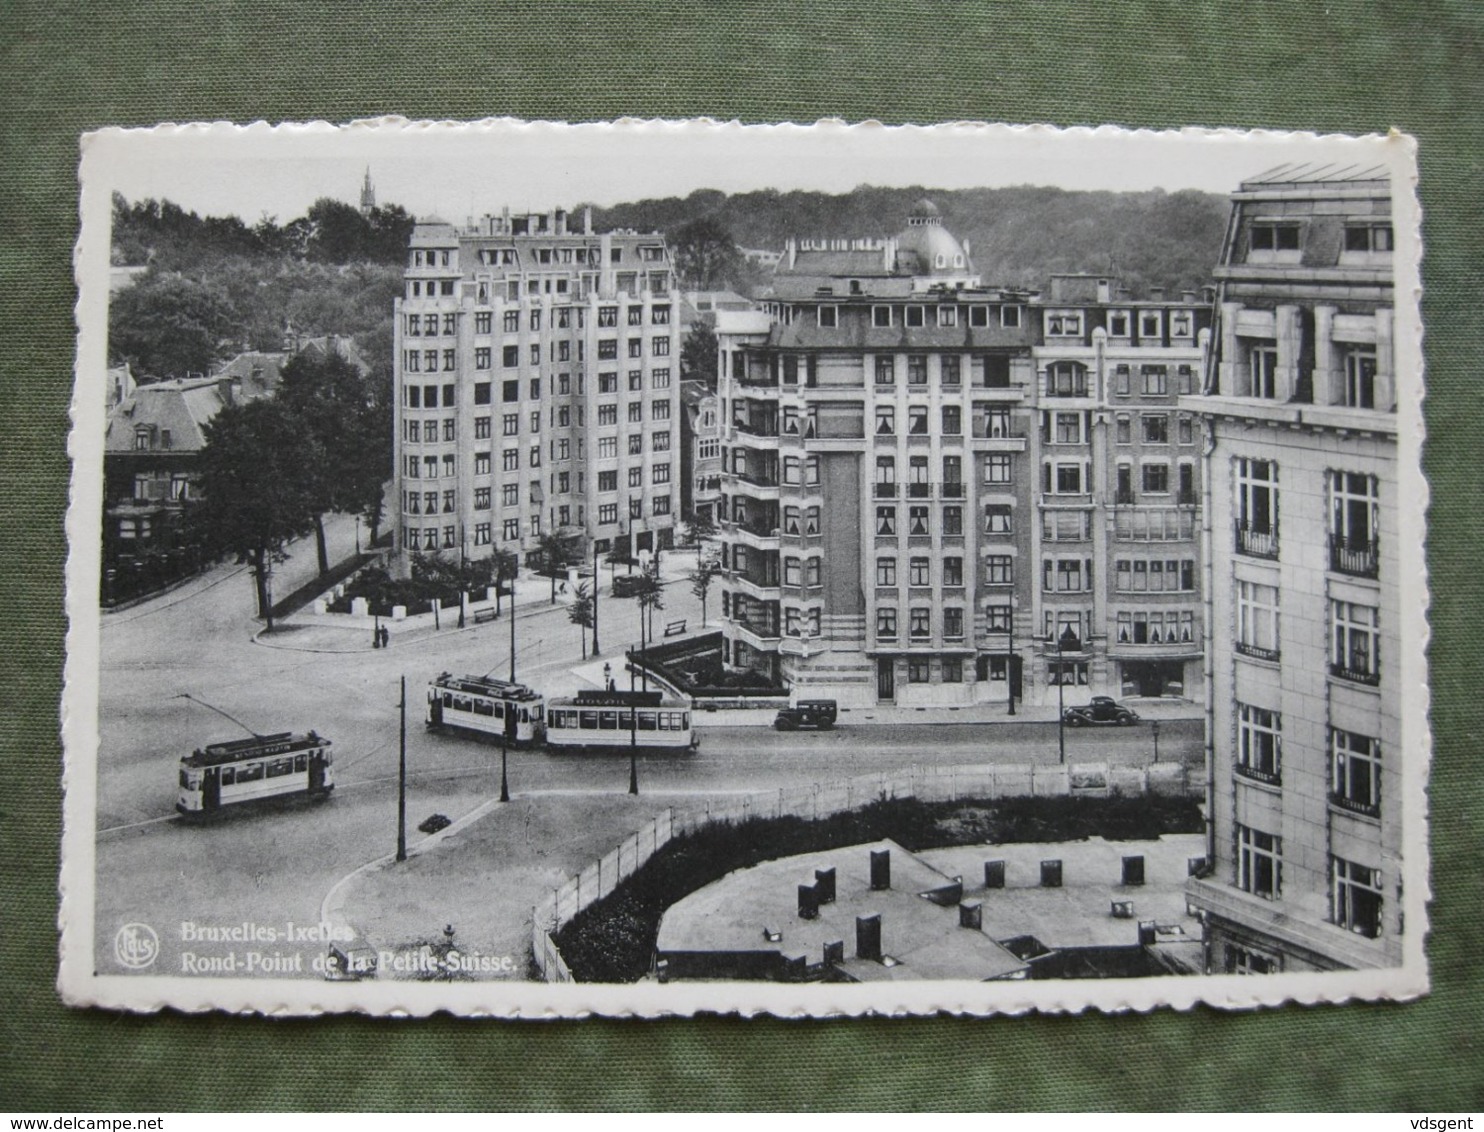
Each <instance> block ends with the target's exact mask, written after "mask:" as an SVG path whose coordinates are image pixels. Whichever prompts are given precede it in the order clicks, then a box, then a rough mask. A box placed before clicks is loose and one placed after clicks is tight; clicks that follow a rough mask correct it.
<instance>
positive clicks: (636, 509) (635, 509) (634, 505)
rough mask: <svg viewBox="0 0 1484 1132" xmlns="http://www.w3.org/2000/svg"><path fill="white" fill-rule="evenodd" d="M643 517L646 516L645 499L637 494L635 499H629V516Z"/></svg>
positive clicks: (632, 517) (631, 517)
mask: <svg viewBox="0 0 1484 1132" xmlns="http://www.w3.org/2000/svg"><path fill="white" fill-rule="evenodd" d="M643 517H644V500H643V498H641V497H639V496H635V497H634V498H633V499H630V500H629V518H630V519H642V518H643Z"/></svg>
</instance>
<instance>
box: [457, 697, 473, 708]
mask: <svg viewBox="0 0 1484 1132" xmlns="http://www.w3.org/2000/svg"><path fill="white" fill-rule="evenodd" d="M453 708H454V711H473V710H474V702H473V701H472V700H470V699H469V697H468V696H455V697H454V699H453Z"/></svg>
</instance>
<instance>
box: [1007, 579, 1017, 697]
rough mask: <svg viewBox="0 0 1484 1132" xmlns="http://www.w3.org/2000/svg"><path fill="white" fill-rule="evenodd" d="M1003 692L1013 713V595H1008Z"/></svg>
mask: <svg viewBox="0 0 1484 1132" xmlns="http://www.w3.org/2000/svg"><path fill="white" fill-rule="evenodd" d="M1005 692H1006V694H1007V695H1008V697H1009V700H1010V714H1011V715H1014V714H1015V595H1014V594H1011V595H1010V643H1009V646H1008V647H1007V648H1006V650H1005Z"/></svg>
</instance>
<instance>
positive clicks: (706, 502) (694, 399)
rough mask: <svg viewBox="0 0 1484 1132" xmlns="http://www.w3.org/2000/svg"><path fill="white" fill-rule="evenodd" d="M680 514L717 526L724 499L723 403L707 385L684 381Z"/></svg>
mask: <svg viewBox="0 0 1484 1132" xmlns="http://www.w3.org/2000/svg"><path fill="white" fill-rule="evenodd" d="M680 403H681V408H682V412H681V416H680V420H681V436H682V437H683V440H682V442H681V453H682V459H681V470H682V471H681V477H680V482H681V496H680V513H681V515H682V516H691V517H693V518H694V519H695V520H696V521H697V522H700V523H701V524H703V525H704V524H715V522H716V505H717V502H718V501H719V500H720V498H721V416H720V405H721V402H720V400H719V399H718V397H717V396H716V394H715V393H714V392H712V390H711V389H710V388H708V387H707V386H706V385H705V384H704V383H703V382H699V381H685V382H681V389H680Z"/></svg>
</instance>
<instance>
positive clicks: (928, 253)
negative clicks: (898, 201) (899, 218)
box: [897, 202, 973, 275]
mask: <svg viewBox="0 0 1484 1132" xmlns="http://www.w3.org/2000/svg"><path fill="white" fill-rule="evenodd" d="M924 203H928V204H929V207H931V204H930V202H924ZM934 212H936V209H935V210H934ZM914 259H915V260H916V262H915V263H914V262H913V261H914ZM897 263H898V267H899V269H900V270H903V271H909V272H911V273H912V274H913V275H967V274H969V273H970V272H971V270H972V267H973V265H972V264H971V263H970V262H969V255H968V253H967V252H966V251H964V246H963V244H961V243H959V242H958V240H957V239H955V238H954V236H953V234H952V233H951V232H949V231H948V229H947V228H944V227H943V225H942V223H941V222H939V221H938V220H936V219H934V220H931V221H929V222H927V223H922V222H920V221H919V222H918V223H915V224H913V223H909V224H908V225H907V227H906V229H905V230H904V231H903V232H902V233H901V234H900V235H899V236H897Z"/></svg>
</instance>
